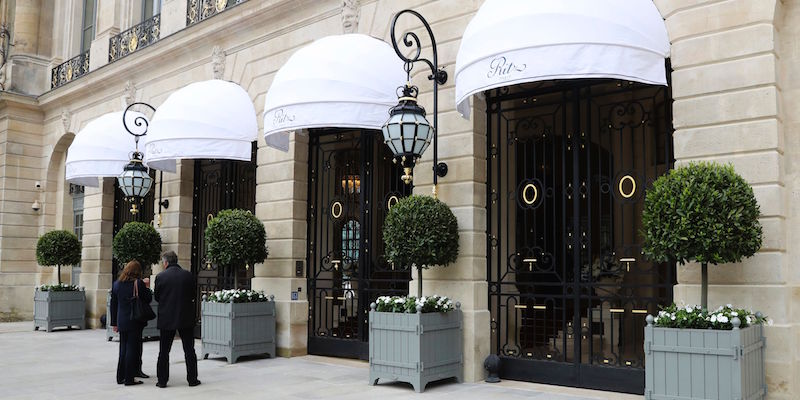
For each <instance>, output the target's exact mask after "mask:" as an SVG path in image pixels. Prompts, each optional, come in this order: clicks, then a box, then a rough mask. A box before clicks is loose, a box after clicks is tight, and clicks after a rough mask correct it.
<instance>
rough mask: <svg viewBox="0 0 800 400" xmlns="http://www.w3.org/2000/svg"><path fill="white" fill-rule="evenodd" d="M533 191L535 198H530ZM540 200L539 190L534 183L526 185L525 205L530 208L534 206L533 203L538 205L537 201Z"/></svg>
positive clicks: (523, 191) (523, 193) (523, 195)
mask: <svg viewBox="0 0 800 400" xmlns="http://www.w3.org/2000/svg"><path fill="white" fill-rule="evenodd" d="M531 189H533V197H530V196H528V194H529V193H530V190H531ZM538 199H539V189H538V188H536V185H534V184H533V183H529V184H527V185H525V188H523V189H522V201H524V202H525V204H527V205H529V206H530V205H533V203H536V200H538Z"/></svg>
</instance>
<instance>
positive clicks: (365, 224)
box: [307, 130, 411, 359]
mask: <svg viewBox="0 0 800 400" xmlns="http://www.w3.org/2000/svg"><path fill="white" fill-rule="evenodd" d="M391 160H392V156H391V153H390V152H389V149H388V148H387V147H386V146H385V145H384V144H383V141H382V137H381V134H380V132H376V131H358V130H356V131H353V130H347V131H345V130H315V131H313V132H312V134H311V143H310V146H309V163H310V164H309V166H310V167H309V184H308V260H307V266H308V271H307V276H308V302H309V324H308V351H309V353H312V354H321V355H332V356H339V357H351V358H362V359H366V358H367V357H368V353H369V351H368V347H367V340H368V338H367V312H368V310H369V304H370V302H372V301H374V300H375V299H376V298H377V297H378V296H383V295H406V294H408V282H409V280H410V279H411V273H410V272H409V271H408V270H401V269H400V268H399V267H398V268H397V269H395V267H394V266H392V265H389V264H388V263H387V262H386V261H385V259H384V258H383V239H382V235H381V230H382V227H383V219H384V217H385V215H386V212H387V211H388V208H389V207H391V205H392V204H394V203H396V202H397V200H398V199H400V198H401V197H403V196H406V195H408V194H410V193H411V187H410V186H407V185H404V184H403V183H402V181H401V180H400V176H401V175H402V171H401V169H400V168H399V167H398V166H397V165H395V164H393V163H392V162H391Z"/></svg>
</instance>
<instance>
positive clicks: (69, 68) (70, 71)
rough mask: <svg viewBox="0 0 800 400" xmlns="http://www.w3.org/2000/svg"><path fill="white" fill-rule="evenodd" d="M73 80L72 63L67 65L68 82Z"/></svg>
mask: <svg viewBox="0 0 800 400" xmlns="http://www.w3.org/2000/svg"><path fill="white" fill-rule="evenodd" d="M71 80H72V65H70V66H69V67H67V82H69V81H71Z"/></svg>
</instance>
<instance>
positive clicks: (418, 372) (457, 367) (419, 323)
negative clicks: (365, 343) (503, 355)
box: [369, 303, 464, 393]
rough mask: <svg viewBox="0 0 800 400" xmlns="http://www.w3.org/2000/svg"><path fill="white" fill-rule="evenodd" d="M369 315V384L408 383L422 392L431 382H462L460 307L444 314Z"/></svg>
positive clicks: (373, 312) (386, 313)
mask: <svg viewBox="0 0 800 400" xmlns="http://www.w3.org/2000/svg"><path fill="white" fill-rule="evenodd" d="M371 307H372V311H370V313H369V384H370V385H376V384H377V383H378V379H389V380H392V381H400V382H408V383H410V384H411V385H412V386H414V390H415V391H417V392H418V393H419V392H422V391H423V390H425V386H426V385H427V384H428V383H430V382H433V381H437V380H440V379H446V378H456V381H458V382H462V381H463V369H464V357H463V354H462V353H463V349H462V340H463V321H462V315H461V309H460V304H457V305H456V309H455V310H453V311H450V312H446V313H425V314H423V313H421V312H417V313H416V314H403V313H390V312H377V311H375V304H374V303H373V304H372V305H371Z"/></svg>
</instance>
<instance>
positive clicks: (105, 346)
mask: <svg viewBox="0 0 800 400" xmlns="http://www.w3.org/2000/svg"><path fill="white" fill-rule="evenodd" d="M118 348H119V345H118V343H117V342H108V341H107V340H106V337H105V331H104V330H99V329H94V330H84V331H81V330H70V331H64V330H60V331H55V332H52V333H47V332H42V331H36V332H34V331H33V323H32V322H30V321H28V322H12V323H0V360H2V363H3V368H2V369H3V372H2V373H1V374H0V399H87V400H89V399H98V400H99V399H102V400H110V399H136V400H141V399H143V398H146V399H219V398H234V397H232V396H237V397H238V396H254V395H258V396H259V398H262V397H263V398H270V399H348V400H357V399H380V400H390V399H415V398H425V399H456V398H457V399H459V400H469V399H523V398H524V399H530V398H534V399H541V400H544V399H554V400H588V399H609V400H611V399H613V400H629V399H639V398H641V397H640V396H631V395H620V394H616V393H606V392H597V391H590V390H582V389H573V388H563V387H558V386H548V385H538V384H531V383H524V382H513V381H503V382H502V383H499V384H487V383H482V382H481V383H467V384H456V383H454V382H453V381H450V380H448V381H442V382H438V383H433V384H430V385H428V388H427V389H426V390H425V392H424V393H422V394H417V393H415V392H414V390H413V389H412V388H411V385H407V384H404V383H386V384H383V383H381V384H379V385H378V386H369V385H368V384H367V381H368V376H369V371H368V365H367V363H366V362H363V361H355V360H346V359H337V358H328V357H317V356H305V357H295V358H275V359H268V358H243V359H240V361H239V362H238V363H236V364H234V365H228V363H227V362H226V361H225V359H223V358H215V359H209V360H199V363H198V369H199V378H200V380H201V381H202V382H203V384H202V385H200V386H197V387H193V388H190V387H188V386H187V383H186V379H185V374H186V369H185V367H184V361H183V352H182V350H181V346H180V340H178V341H177V342H176V344H174V345H173V349H172V354H171V357H170V361H171V368H170V373H171V378H170V381H169V386H168V387H167V388H166V389H160V388H157V387H156V386H155V382H156V380H155V372H156V371H155V365H156V358H157V356H158V342H157V341H149V342H145V344H144V359H143V361H144V367H143V369H144V371H145V373H147V374H149V375H151V378H150V379H144V382H145V384H144V385H138V386H132V387H124V386H121V385H117V384H116V382H115V370H116V363H117V352H118ZM195 350H196V351H197V352H198V353H199V351H200V341H199V340H198V341H197V342H196V345H195Z"/></svg>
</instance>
